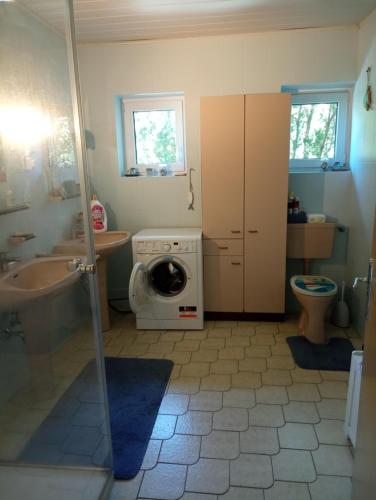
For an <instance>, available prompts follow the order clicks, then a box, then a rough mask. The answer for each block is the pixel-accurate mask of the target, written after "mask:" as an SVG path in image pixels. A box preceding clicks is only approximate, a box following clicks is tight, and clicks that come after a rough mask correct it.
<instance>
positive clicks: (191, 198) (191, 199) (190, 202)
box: [188, 168, 196, 210]
mask: <svg viewBox="0 0 376 500" xmlns="http://www.w3.org/2000/svg"><path fill="white" fill-rule="evenodd" d="M195 170H196V169H194V168H190V169H189V171H188V176H189V192H188V210H194V209H195V207H194V202H195V195H194V192H193V184H192V171H193V172H194V171H195Z"/></svg>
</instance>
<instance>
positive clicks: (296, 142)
mask: <svg viewBox="0 0 376 500" xmlns="http://www.w3.org/2000/svg"><path fill="white" fill-rule="evenodd" d="M337 111H338V103H336V102H335V103H320V104H293V105H292V108H291V135H290V159H298V160H303V159H308V160H309V159H333V158H334V157H335V154H336V151H335V150H336V130H337Z"/></svg>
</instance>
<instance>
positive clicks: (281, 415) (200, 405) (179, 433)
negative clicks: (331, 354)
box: [105, 317, 361, 500]
mask: <svg viewBox="0 0 376 500" xmlns="http://www.w3.org/2000/svg"><path fill="white" fill-rule="evenodd" d="M133 321H134V320H133V318H130V317H128V318H127V317H125V318H124V319H118V323H117V324H116V325H115V327H114V328H113V330H112V331H110V332H108V333H107V334H105V351H106V354H107V355H112V356H132V357H133V356H138V357H144V358H167V359H172V360H173V361H174V363H175V366H174V369H173V374H172V377H171V380H170V383H169V386H168V389H167V392H166V395H165V397H164V399H163V402H162V405H161V408H160V411H159V416H158V419H157V422H156V425H155V427H154V431H153V435H152V439H151V441H150V444H149V448H148V451H147V454H146V457H145V460H144V463H143V466H142V470H141V472H140V473H139V474H138V475H137V476H136V478H135V479H133V480H131V481H122V482H116V483H115V486H114V488H113V492H112V497H111V498H112V500H135V499H148V498H151V499H162V500H169V499H179V498H181V499H182V500H216V499H218V500H220V499H223V500H277V499H278V500H350V496H351V469H352V456H351V453H350V449H349V446H348V442H347V440H346V439H345V436H344V433H343V430H342V427H343V418H344V409H345V398H346V390H347V378H348V375H347V373H343V372H323V371H320V372H319V371H311V370H302V369H299V368H297V367H296V366H295V363H294V361H293V359H292V357H291V354H290V350H289V348H288V346H287V343H286V337H287V336H290V335H297V334H298V330H297V327H296V323H295V322H294V321H292V320H291V321H287V322H285V323H280V324H276V323H273V324H272V323H253V322H209V323H207V324H206V326H205V328H206V329H205V330H204V331H200V332H194V331H187V332H183V331H153V332H150V331H145V332H143V331H137V330H136V329H135V327H134V322H133ZM329 329H330V335H332V336H342V337H343V336H350V337H351V340H352V342H353V344H354V346H355V348H360V347H361V346H360V339H359V338H358V337H357V335H356V333H354V332H353V331H352V330H341V329H337V328H334V327H329Z"/></svg>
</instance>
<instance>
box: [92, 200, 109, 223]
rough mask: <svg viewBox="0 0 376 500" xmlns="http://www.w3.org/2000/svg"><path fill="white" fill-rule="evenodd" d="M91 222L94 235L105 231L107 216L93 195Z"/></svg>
mask: <svg viewBox="0 0 376 500" xmlns="http://www.w3.org/2000/svg"><path fill="white" fill-rule="evenodd" d="M91 220H92V224H93V231H94V233H103V232H105V231H107V214H106V210H105V208H104V206H103V205H102V203H100V202H99V201H98V200H97V197H96V195H95V194H93V196H92V198H91Z"/></svg>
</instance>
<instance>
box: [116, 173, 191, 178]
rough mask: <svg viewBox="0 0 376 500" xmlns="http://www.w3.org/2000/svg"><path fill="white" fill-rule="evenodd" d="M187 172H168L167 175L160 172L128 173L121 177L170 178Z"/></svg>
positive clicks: (184, 175) (184, 174)
mask: <svg viewBox="0 0 376 500" xmlns="http://www.w3.org/2000/svg"><path fill="white" fill-rule="evenodd" d="M186 176H187V172H179V173H177V172H176V173H170V174H167V175H160V174H152V175H147V174H140V175H130V174H123V175H122V177H126V178H127V179H166V178H171V177H186Z"/></svg>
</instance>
